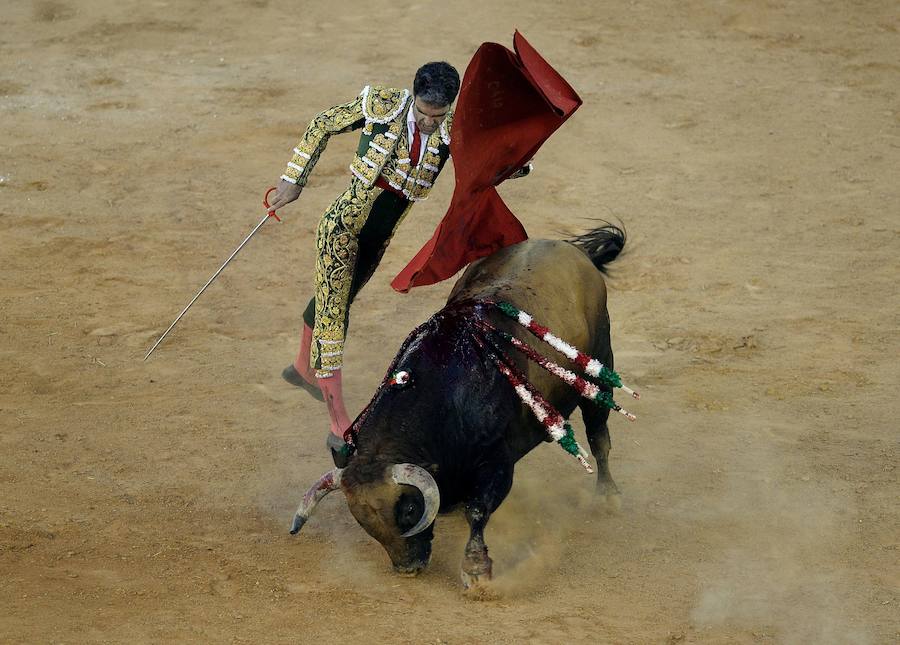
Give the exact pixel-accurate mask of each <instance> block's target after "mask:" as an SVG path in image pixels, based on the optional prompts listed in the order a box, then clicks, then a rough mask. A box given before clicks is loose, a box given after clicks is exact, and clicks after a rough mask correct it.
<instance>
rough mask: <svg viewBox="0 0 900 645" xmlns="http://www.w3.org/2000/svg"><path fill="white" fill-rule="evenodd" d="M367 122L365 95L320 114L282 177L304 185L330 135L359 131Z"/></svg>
mask: <svg viewBox="0 0 900 645" xmlns="http://www.w3.org/2000/svg"><path fill="white" fill-rule="evenodd" d="M364 124H365V116H364V115H363V95H362V94H361V95H360V96H357V97H356V98H355V99H354V100H353V101H351V102H350V103H344V104H343V105H336V106H334V107H333V108H329V109H327V110H325V111H324V112H321V113H319V114H317V115H316V117H315V118H314V119H313V120H312V122H311V123H310V124H309V127H308V128H306V133H305V134H304V135H303V138H302V139H300V143H298V144H297V147H296V148H294V156H293V157H291V160H290V161H289V162H288V165H287V169H286V170H285V171H284V174H283V175H281V178H282V179H283V180H285V181H288V182H290V183H292V184H296V185H297V186H298V187H300V188H303V187H304V186H305V185H306V182H307V180H308V179H309V173H311V172H312V169H313V167H315V165H316V162H317V161H318V160H319V156H320V155H321V154H322V153H323V152H324V151H325V146H326V145H328V139H329V138H330V137H331V135H333V134H340V133H342V132H350V131H351V130H357V129H359V128H361V127H362V126H363V125H364Z"/></svg>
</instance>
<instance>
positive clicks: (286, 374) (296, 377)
mask: <svg viewBox="0 0 900 645" xmlns="http://www.w3.org/2000/svg"><path fill="white" fill-rule="evenodd" d="M281 378H283V379H284V380H285V381H287V382H288V383H290V384H291V385H294V386H296V387H299V388H302V389H304V390H306V391H307V392H309V393H310V394H311V395H312V397H313V398H314V399H315V400H316V401H322V402H323V403H324V402H325V397H324V396H323V395H322V390H320V389H319V388H318V387H317V386H315V385H312V384H310V383H307V382H306V379H305V378H303V376H301V375H300V372H298V371H297V368H295V367H294V366H293V364H292V365H288V366H287V367H285V368H284V369H283V370H282V371H281Z"/></svg>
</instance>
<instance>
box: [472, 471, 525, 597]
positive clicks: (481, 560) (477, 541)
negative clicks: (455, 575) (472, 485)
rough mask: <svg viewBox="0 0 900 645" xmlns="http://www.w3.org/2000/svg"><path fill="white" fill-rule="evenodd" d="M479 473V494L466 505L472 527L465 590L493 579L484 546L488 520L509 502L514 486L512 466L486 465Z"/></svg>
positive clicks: (488, 557)
mask: <svg viewBox="0 0 900 645" xmlns="http://www.w3.org/2000/svg"><path fill="white" fill-rule="evenodd" d="M478 470H479V473H480V474H479V481H478V485H477V487H476V493H475V495H474V496H473V498H472V499H471V500H470V501H469V502H467V503H466V521H467V522H468V523H469V530H470V532H469V541H468V542H467V543H466V550H465V556H464V557H463V561H462V570H461V573H460V575H461V577H462V583H463V586H464V587H465V588H466V589H472V588H474V587H477V586H478V585H479V584H480V583H483V582H486V581H487V580H490V579H491V575H492V573H493V571H492V570H493V563H492V561H491V558H490V556H489V555H488V548H487V545H486V544H485V543H484V528H485V526H487V523H488V519H489V518H490V516H491V513H493V512H494V511H495V510H497V507H498V506H500V503H501V502H502V501H503V500H504V499H505V498H506V495H507V493H509V489H510V487H511V486H512V470H513V467H512V464H511V463H509V462H507V461H504V462H503V463H499V464H498V463H490V462H488V463H483V464H482V465H481V466H480V468H479V469H478Z"/></svg>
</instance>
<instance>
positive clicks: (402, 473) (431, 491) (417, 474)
mask: <svg viewBox="0 0 900 645" xmlns="http://www.w3.org/2000/svg"><path fill="white" fill-rule="evenodd" d="M391 479H393V480H394V481H395V482H396V483H398V484H407V485H409V486H415V487H416V488H418V489H419V491H421V493H422V497H423V498H425V512H423V513H422V517H421V518H419V521H418V523H417V524H416V525H415V526H414V527H412V528H411V529H409V530H408V531H407V532H406V533H404V534H403V535H402V536H401V537H405V538H407V537H412V536H413V535H415V534H416V533H421V532H422V531H424V530H425V529H426V528H428V526H429V525H430V524H431V523H432V522H434V518H435V517H437V514H438V509H439V508H440V507H441V491H440V490H438V485H437V482H436V481H434V477H432V476H431V473H429V472H428V471H427V470H425V469H424V468H422V467H421V466H416V465H415V464H394V466H393V468H391Z"/></svg>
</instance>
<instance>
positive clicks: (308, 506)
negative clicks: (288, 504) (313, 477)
mask: <svg viewBox="0 0 900 645" xmlns="http://www.w3.org/2000/svg"><path fill="white" fill-rule="evenodd" d="M343 472H344V469H343V468H335V469H333V470H329V471H328V472H327V473H325V474H324V475H322V477H320V478H319V481H317V482H316V483H315V484H313V485H312V487H311V488H310V489H309V490H308V491H306V495H304V496H303V501H302V502H300V506H299V507H297V513H296V514H295V515H294V521H293V522H292V523H291V535H296V534H297V532H298V531H299V530H300V529H302V528H303V525H304V524H306V520H308V519H309V516H310V515H311V514H312V512H313V510H314V509H315V508H316V504H318V503H319V500H321V499H322V498H323V497H325V496H326V495H327V494H328V493H330V492H332V491H335V490H337V489H338V488H340V487H341V475H342V474H343Z"/></svg>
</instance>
